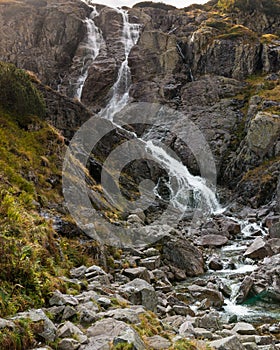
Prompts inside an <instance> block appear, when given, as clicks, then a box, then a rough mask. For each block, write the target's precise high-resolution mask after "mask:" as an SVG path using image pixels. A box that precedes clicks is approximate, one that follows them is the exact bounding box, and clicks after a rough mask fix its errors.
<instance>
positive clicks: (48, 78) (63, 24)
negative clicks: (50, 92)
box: [0, 0, 90, 88]
mask: <svg viewBox="0 0 280 350" xmlns="http://www.w3.org/2000/svg"><path fill="white" fill-rule="evenodd" d="M89 14H90V9H89V7H88V6H86V5H85V4H84V3H83V2H76V1H67V2H64V1H52V0H48V1H24V2H17V3H15V2H12V1H11V2H2V3H1V8H0V18H1V20H0V26H1V32H2V33H3V35H1V39H0V47H1V49H0V60H2V61H9V62H13V63H15V64H16V65H17V66H18V67H19V68H24V69H27V70H31V71H33V72H35V73H36V74H38V76H39V77H40V79H42V81H43V82H44V83H46V84H48V85H50V86H53V87H55V88H56V87H57V85H58V84H59V83H60V80H59V79H61V78H63V76H64V75H65V72H66V71H67V67H69V66H70V65H71V62H72V59H73V57H74V55H75V51H76V49H77V48H78V45H79V43H80V42H81V41H82V39H83V37H84V35H85V34H86V27H85V24H84V23H83V20H84V19H85V17H86V16H88V15H89Z"/></svg>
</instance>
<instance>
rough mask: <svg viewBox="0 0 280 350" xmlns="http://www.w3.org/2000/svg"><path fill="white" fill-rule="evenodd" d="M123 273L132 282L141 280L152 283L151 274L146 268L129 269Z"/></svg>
mask: <svg viewBox="0 0 280 350" xmlns="http://www.w3.org/2000/svg"><path fill="white" fill-rule="evenodd" d="M123 273H124V275H126V276H127V277H129V278H130V279H131V280H134V279H135V278H140V279H143V280H145V281H146V282H148V283H150V274H149V272H148V270H147V268H146V267H135V268H128V269H125V270H124V271H123Z"/></svg>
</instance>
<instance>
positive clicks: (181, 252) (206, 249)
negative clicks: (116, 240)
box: [1, 206, 280, 350]
mask: <svg viewBox="0 0 280 350" xmlns="http://www.w3.org/2000/svg"><path fill="white" fill-rule="evenodd" d="M234 210H236V206H232V208H228V209H227V211H226V212H225V213H224V214H221V215H219V216H216V217H213V218H211V219H208V220H204V219H203V218H201V219H200V222H198V221H196V222H195V223H194V222H192V223H191V225H190V223H188V222H180V225H179V226H178V228H177V229H172V228H170V229H169V230H168V228H167V227H165V230H166V236H165V237H164V239H162V240H161V241H158V242H156V244H154V245H151V246H150V247H143V248H139V249H125V250H118V252H117V253H116V254H115V259H114V260H112V261H111V266H109V267H108V266H107V267H104V266H103V267H102V266H97V265H93V266H80V267H77V268H74V269H72V270H71V271H70V272H69V276H67V277H65V276H64V277H61V278H62V279H63V280H67V282H68V283H69V284H70V285H72V286H75V288H76V292H75V293H74V294H71V293H69V294H62V293H61V292H59V291H56V292H54V293H53V295H52V296H51V297H50V299H49V305H48V306H46V307H45V308H43V309H38V310H30V311H28V312H23V313H20V314H18V315H15V316H14V317H12V318H11V319H9V320H4V319H2V320H1V329H5V328H8V329H13V328H15V327H16V326H15V324H14V323H13V322H14V320H18V319H22V318H29V319H31V320H32V321H33V322H34V323H38V324H40V325H41V328H40V330H39V333H38V334H37V339H40V341H38V344H37V345H36V346H35V347H34V349H37V350H39V349H41V350H42V349H56V348H58V349H60V350H72V349H80V350H82V349H84V350H86V349H88V350H89V349H110V348H111V347H112V346H113V347H114V348H118V349H124V348H126V347H125V346H128V345H129V344H130V345H129V346H130V347H129V348H131V349H132V348H133V349H169V348H170V349H171V348H172V349H173V348H174V349H179V348H180V344H181V346H183V348H184V349H188V348H189V347H188V346H191V345H190V344H193V347H192V348H193V349H195V348H198V349H200V347H201V348H205V349H206V347H207V346H208V348H209V349H210V348H211V349H220V350H223V349H225V350H238V349H240V350H243V349H244V350H245V349H246V350H247V349H249V350H251V349H263V350H270V349H271V350H272V349H279V348H280V339H279V332H280V323H279V318H280V312H279V295H280V285H279V266H280V265H279V263H280V239H279V238H277V237H279V236H278V235H279V230H278V220H279V216H275V215H274V212H273V208H272V207H263V208H260V209H258V210H252V209H250V208H243V210H242V212H239V215H238V216H237V215H236V212H233V211H234ZM140 216H141V215H140ZM140 216H138V215H136V214H133V215H131V216H129V217H128V219H127V223H128V224H129V225H130V226H131V227H135V228H137V229H139V230H140V229H141V228H143V226H144V222H145V217H143V216H141V217H140ZM245 218H246V219H245ZM147 227H148V228H147V229H149V230H151V232H153V230H155V229H157V230H159V229H162V228H159V227H150V226H147ZM77 290H79V292H77ZM46 344H50V345H48V346H47V345H46ZM51 344H53V345H51ZM54 344H55V345H54ZM125 344H127V345H125Z"/></svg>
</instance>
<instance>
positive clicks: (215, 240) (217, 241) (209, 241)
mask: <svg viewBox="0 0 280 350" xmlns="http://www.w3.org/2000/svg"><path fill="white" fill-rule="evenodd" d="M227 242H228V238H227V237H225V236H221V235H206V236H202V237H200V238H199V239H197V241H196V244H197V245H201V246H203V247H221V246H223V245H225V244H227Z"/></svg>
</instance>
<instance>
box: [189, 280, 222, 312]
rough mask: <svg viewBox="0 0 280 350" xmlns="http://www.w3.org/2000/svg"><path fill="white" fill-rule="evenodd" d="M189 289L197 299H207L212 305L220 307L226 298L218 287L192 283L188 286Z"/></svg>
mask: <svg viewBox="0 0 280 350" xmlns="http://www.w3.org/2000/svg"><path fill="white" fill-rule="evenodd" d="M188 291H189V292H190V293H191V295H192V296H193V297H194V298H195V299H196V300H197V299H198V300H204V299H207V300H209V301H210V302H211V305H212V306H214V307H218V308H220V307H222V305H223V304H224V298H223V295H222V293H221V292H219V291H218V290H216V289H210V288H205V287H200V286H197V285H192V286H189V287H188Z"/></svg>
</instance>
